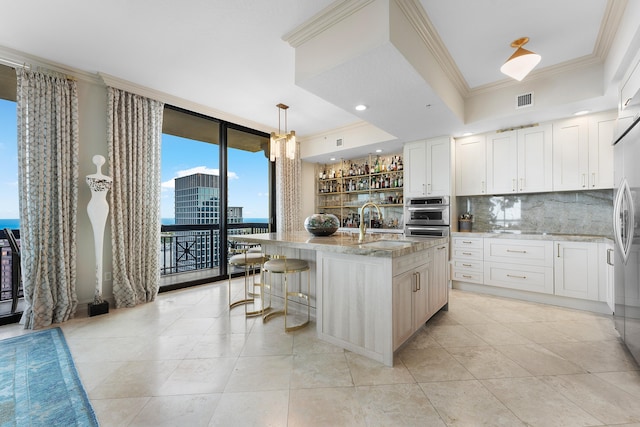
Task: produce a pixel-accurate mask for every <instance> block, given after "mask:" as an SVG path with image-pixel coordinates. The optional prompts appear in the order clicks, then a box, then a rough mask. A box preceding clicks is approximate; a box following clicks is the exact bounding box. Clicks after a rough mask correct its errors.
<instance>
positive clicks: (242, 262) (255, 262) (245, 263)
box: [229, 247, 271, 317]
mask: <svg viewBox="0 0 640 427" xmlns="http://www.w3.org/2000/svg"><path fill="white" fill-rule="evenodd" d="M235 252H238V253H237V254H236V255H233V256H232V257H231V258H229V309H232V308H234V307H237V306H239V305H244V312H245V315H246V316H247V317H251V316H264V314H265V313H266V312H268V311H269V309H270V308H271V305H269V306H267V307H265V305H264V291H263V283H262V282H263V280H262V277H263V272H262V268H260V281H259V282H256V270H257V269H258V268H259V267H261V266H262V265H263V264H264V263H265V262H266V261H267V260H268V259H269V257H267V256H266V255H264V254H262V252H255V251H252V250H251V248H249V247H245V248H240V249H238V248H236V250H235ZM231 267H239V268H242V269H244V298H243V299H240V300H237V301H234V302H231V294H232V289H233V287H232V285H231ZM249 274H251V275H252V276H253V277H252V280H251V281H249ZM249 286H251V290H249ZM256 287H259V288H260V293H259V294H256V293H255V288H256ZM257 296H259V297H260V309H257V310H256V309H255V306H254V310H251V311H248V310H247V305H248V304H255V302H256V300H255V298H256V297H257Z"/></svg>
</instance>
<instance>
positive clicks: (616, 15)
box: [593, 0, 627, 60]
mask: <svg viewBox="0 0 640 427" xmlns="http://www.w3.org/2000/svg"><path fill="white" fill-rule="evenodd" d="M626 7H627V0H608V1H607V6H606V8H605V11H604V14H603V16H602V22H601V23H600V31H599V32H598V38H597V39H596V44H595V46H594V47H593V54H594V55H595V56H597V57H598V58H601V59H603V60H604V59H605V58H606V57H607V55H608V54H609V50H610V49H611V45H612V44H613V40H614V39H615V36H616V32H617V30H618V27H619V25H620V21H621V20H622V16H623V15H624V11H625V9H626Z"/></svg>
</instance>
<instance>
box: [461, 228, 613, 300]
mask: <svg viewBox="0 0 640 427" xmlns="http://www.w3.org/2000/svg"><path fill="white" fill-rule="evenodd" d="M452 245H453V258H452V261H451V264H452V267H453V268H452V271H453V276H452V280H455V281H459V282H467V283H476V284H480V285H490V286H496V287H501V288H506V289H513V290H519V291H528V292H536V293H540V294H548V295H555V296H561V297H568V298H574V299H580V300H588V301H597V302H606V303H607V304H608V305H609V308H610V309H611V311H613V308H614V301H615V295H614V293H613V292H614V283H613V279H614V278H613V244H612V243H596V242H577V241H570V240H562V241H558V240H556V241H551V240H537V239H531V240H527V239H505V238H494V237H485V238H477V237H475V238H466V237H464V238H463V237H457V236H456V237H453V239H452Z"/></svg>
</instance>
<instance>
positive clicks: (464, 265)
mask: <svg viewBox="0 0 640 427" xmlns="http://www.w3.org/2000/svg"><path fill="white" fill-rule="evenodd" d="M462 266H463V267H471V266H472V265H471V264H462Z"/></svg>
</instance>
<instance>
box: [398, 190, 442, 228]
mask: <svg viewBox="0 0 640 427" xmlns="http://www.w3.org/2000/svg"><path fill="white" fill-rule="evenodd" d="M404 218H405V228H404V232H405V236H407V237H445V236H448V235H449V221H450V218H449V197H448V196H438V197H415V198H411V199H407V200H406V201H405V207H404Z"/></svg>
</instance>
